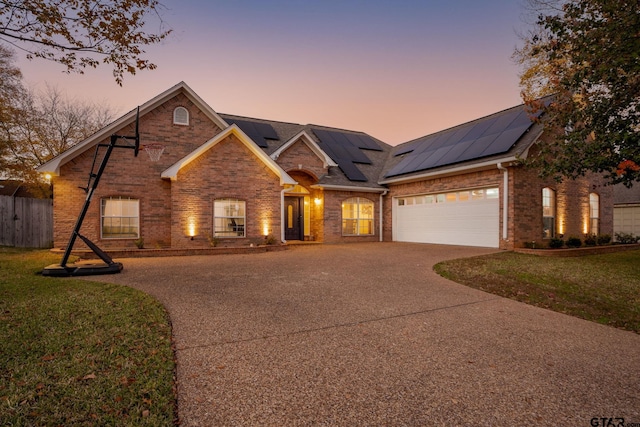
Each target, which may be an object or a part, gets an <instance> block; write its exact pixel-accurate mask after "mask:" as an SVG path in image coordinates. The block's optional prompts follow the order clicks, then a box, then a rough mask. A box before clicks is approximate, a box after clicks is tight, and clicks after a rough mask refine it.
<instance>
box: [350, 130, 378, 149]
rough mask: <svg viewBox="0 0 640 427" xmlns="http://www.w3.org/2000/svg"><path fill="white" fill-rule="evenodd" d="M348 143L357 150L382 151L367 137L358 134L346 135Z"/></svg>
mask: <svg viewBox="0 0 640 427" xmlns="http://www.w3.org/2000/svg"><path fill="white" fill-rule="evenodd" d="M345 135H346V136H347V138H348V139H349V141H351V142H352V143H353V145H355V146H356V147H358V148H362V149H364V150H374V151H382V148H380V146H379V145H378V143H377V142H376V141H375V140H374V139H373V138H372V137H370V136H369V135H365V134H359V133H348V134H345Z"/></svg>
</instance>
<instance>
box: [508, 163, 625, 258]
mask: <svg viewBox="0 0 640 427" xmlns="http://www.w3.org/2000/svg"><path fill="white" fill-rule="evenodd" d="M513 175H514V192H515V195H514V197H515V199H514V209H515V215H516V217H517V218H518V221H517V222H516V223H515V241H514V246H515V247H518V248H519V247H524V245H525V242H532V241H535V242H539V243H540V244H541V245H543V246H546V245H547V243H548V242H547V241H546V240H543V238H542V189H543V188H545V187H549V188H551V189H552V190H554V191H555V193H556V235H557V236H559V235H561V234H562V235H564V238H565V239H566V238H567V237H570V236H573V237H579V238H581V239H583V238H584V235H585V233H590V232H591V231H590V230H589V226H588V224H589V194H590V193H596V194H598V195H599V196H600V233H599V234H609V235H612V234H613V191H612V188H611V187H609V186H605V185H604V179H603V178H602V176H601V175H598V174H587V175H586V176H584V177H579V178H577V179H575V180H572V179H565V180H564V181H563V182H561V183H558V182H556V181H555V180H553V179H542V178H540V177H539V176H538V173H537V172H536V171H535V170H531V169H528V168H525V167H519V168H513Z"/></svg>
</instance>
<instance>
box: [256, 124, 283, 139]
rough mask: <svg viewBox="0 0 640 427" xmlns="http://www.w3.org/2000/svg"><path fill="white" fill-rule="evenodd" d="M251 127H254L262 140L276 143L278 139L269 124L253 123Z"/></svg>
mask: <svg viewBox="0 0 640 427" xmlns="http://www.w3.org/2000/svg"><path fill="white" fill-rule="evenodd" d="M253 125H254V126H255V127H256V129H257V131H258V132H259V133H260V135H262V137H263V138H264V139H272V140H276V141H277V140H279V139H280V138H279V137H278V134H277V133H276V130H275V129H274V128H273V126H271V125H270V124H268V123H254V124H253Z"/></svg>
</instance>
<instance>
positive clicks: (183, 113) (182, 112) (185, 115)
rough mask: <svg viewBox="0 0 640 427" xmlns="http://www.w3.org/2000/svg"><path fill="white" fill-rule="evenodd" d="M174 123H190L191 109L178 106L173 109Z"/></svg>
mask: <svg viewBox="0 0 640 427" xmlns="http://www.w3.org/2000/svg"><path fill="white" fill-rule="evenodd" d="M173 124H174V125H189V110H187V109H186V108H184V107H176V109H175V110H173Z"/></svg>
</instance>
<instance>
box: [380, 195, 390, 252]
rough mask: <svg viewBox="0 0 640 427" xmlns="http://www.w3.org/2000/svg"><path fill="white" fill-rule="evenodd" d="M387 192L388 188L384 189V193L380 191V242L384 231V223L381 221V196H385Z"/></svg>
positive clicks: (382, 215) (382, 210)
mask: <svg viewBox="0 0 640 427" xmlns="http://www.w3.org/2000/svg"><path fill="white" fill-rule="evenodd" d="M387 193H389V190H384V193H380V241H381V242H383V241H384V239H383V238H382V234H383V233H384V228H383V225H384V223H383V221H382V218H383V217H384V209H383V205H382V198H383V197H384V196H386V195H387Z"/></svg>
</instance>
